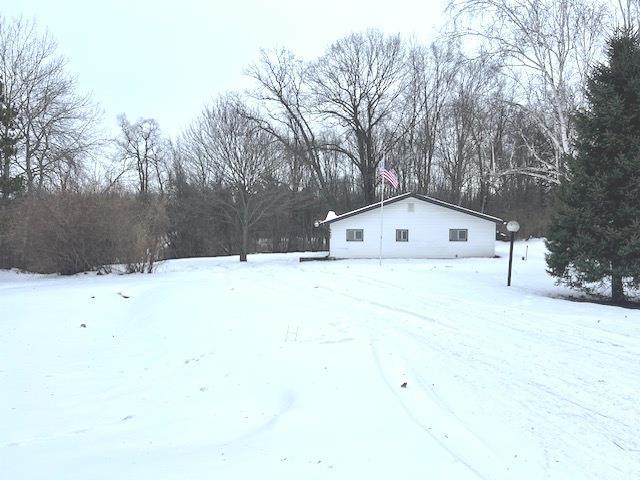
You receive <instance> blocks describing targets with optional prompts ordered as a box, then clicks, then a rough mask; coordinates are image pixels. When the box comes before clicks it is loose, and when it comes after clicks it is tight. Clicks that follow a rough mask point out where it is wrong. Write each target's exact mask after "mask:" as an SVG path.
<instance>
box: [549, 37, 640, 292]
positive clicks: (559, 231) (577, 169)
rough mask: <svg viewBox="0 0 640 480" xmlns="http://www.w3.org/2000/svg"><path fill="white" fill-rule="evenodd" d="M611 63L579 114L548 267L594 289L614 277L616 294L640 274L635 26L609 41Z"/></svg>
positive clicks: (639, 87) (639, 94)
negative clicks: (573, 153) (572, 153)
mask: <svg viewBox="0 0 640 480" xmlns="http://www.w3.org/2000/svg"><path fill="white" fill-rule="evenodd" d="M606 57H607V58H606V62H605V63H603V64H601V65H599V66H597V67H595V68H594V70H593V72H592V74H591V76H590V78H589V80H588V82H587V102H588V104H587V107H586V108H585V109H584V110H582V111H580V112H579V113H578V115H577V116H576V124H575V125H576V154H575V155H574V156H573V157H572V158H570V159H569V160H568V166H569V174H568V176H567V178H566V179H565V180H564V181H562V183H561V185H560V187H559V189H558V192H557V196H556V201H555V206H554V215H553V221H552V225H551V227H550V229H549V231H548V235H547V248H548V250H549V253H548V255H547V265H548V269H549V270H548V271H549V273H550V274H551V275H553V276H555V277H557V278H558V279H559V282H560V283H565V284H567V285H569V286H571V287H576V288H580V289H582V290H584V291H587V292H591V291H592V288H593V286H594V285H598V284H602V282H604V281H607V280H608V281H610V282H611V299H612V300H613V301H614V302H616V303H620V302H623V301H624V300H625V287H627V288H637V287H638V281H639V280H640V41H639V38H638V34H637V33H636V32H635V31H630V30H623V31H619V32H617V33H616V34H615V35H614V36H613V38H611V39H610V40H609V41H608V45H607V51H606Z"/></svg>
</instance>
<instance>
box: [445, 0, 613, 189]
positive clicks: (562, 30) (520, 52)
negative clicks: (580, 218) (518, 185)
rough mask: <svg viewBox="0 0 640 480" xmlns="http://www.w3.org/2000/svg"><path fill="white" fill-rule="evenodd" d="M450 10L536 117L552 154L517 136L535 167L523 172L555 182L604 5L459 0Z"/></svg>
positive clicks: (568, 0)
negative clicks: (497, 62) (495, 61)
mask: <svg viewBox="0 0 640 480" xmlns="http://www.w3.org/2000/svg"><path fill="white" fill-rule="evenodd" d="M450 11H453V12H454V13H456V15H457V17H456V18H457V19H458V20H460V19H462V18H463V17H464V18H466V19H467V27H466V29H465V30H463V31H462V32H460V31H458V32H456V34H463V35H471V36H476V37H479V38H481V39H483V40H484V41H485V45H484V48H485V50H483V51H482V54H483V55H495V56H497V57H499V58H500V59H501V60H502V63H503V65H504V67H505V68H506V69H508V72H509V75H510V77H511V79H512V80H513V81H514V82H515V85H517V86H518V87H519V94H518V99H517V101H518V103H519V104H520V106H521V107H522V108H523V109H525V110H526V112H527V114H528V115H530V116H531V118H534V119H535V120H536V122H537V124H538V126H539V128H540V130H541V131H542V132H544V135H545V138H546V141H547V142H548V144H549V147H550V148H549V149H548V150H550V151H551V152H552V155H551V156H549V155H547V149H544V148H542V149H541V148H538V146H537V145H536V143H535V142H533V141H531V139H530V138H528V136H527V134H528V132H526V131H523V132H521V135H522V137H523V141H524V142H525V144H526V145H527V148H528V149H529V151H530V153H531V155H533V157H534V158H535V159H536V164H535V165H530V166H527V167H526V168H521V169H519V170H518V171H516V172H513V173H521V174H526V175H531V176H535V177H540V178H543V179H544V180H546V181H548V182H550V183H558V182H559V181H560V178H561V177H562V176H563V175H564V174H565V165H564V159H565V156H566V155H567V154H569V153H571V152H572V127H571V116H572V114H573V112H574V111H575V109H576V107H577V106H579V105H580V104H581V102H582V93H581V85H582V82H583V81H584V79H585V74H586V72H587V70H588V68H589V67H590V65H591V63H592V61H593V59H594V56H595V55H596V52H597V51H598V50H599V46H600V43H601V40H602V39H601V36H600V35H601V31H602V28H603V25H604V22H605V19H606V14H607V10H606V8H605V6H604V5H603V4H602V3H599V2H593V1H589V0H531V1H527V2H520V1H516V0H461V1H452V2H451V3H450Z"/></svg>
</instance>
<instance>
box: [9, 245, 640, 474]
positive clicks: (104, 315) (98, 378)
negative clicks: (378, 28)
mask: <svg viewBox="0 0 640 480" xmlns="http://www.w3.org/2000/svg"><path fill="white" fill-rule="evenodd" d="M525 245H529V258H528V260H527V261H526V262H525V261H523V260H521V258H520V256H522V255H523V254H524V250H525ZM507 248H508V246H507V245H504V244H501V245H500V246H499V251H500V254H501V255H502V257H501V258H498V259H464V260H413V261H407V260H393V261H391V260H389V261H385V262H384V264H383V266H382V267H380V266H378V263H377V261H375V260H354V261H336V262H308V263H299V262H298V257H299V256H300V255H299V254H298V255H294V254H290V255H255V256H251V257H250V258H249V263H247V264H240V263H239V262H237V259H236V258H209V259H188V260H176V261H171V262H166V263H165V264H163V265H162V266H161V267H160V269H159V272H158V273H157V274H155V275H129V276H118V275H109V276H95V275H77V276H74V277H67V278H63V277H56V276H37V275H24V274H16V273H14V272H6V271H4V272H0V308H1V311H0V312H1V313H0V315H1V317H0V478H3V479H4V478H6V479H8V480H9V479H11V480H24V479H47V480H50V479H56V480H59V479H78V480H87V479H105V480H106V479H109V480H114V479H132V480H133V479H135V480H142V479H151V480H163V479H180V480H191V479H213V478H215V479H241V478H242V479H296V480H300V479H305V480H307V479H324V478H327V479H357V478H363V479H365V478H366V479H391V478H402V479H418V478H420V479H423V478H431V479H448V480H457V479H518V480H524V479H536V480H539V479H572V480H576V479H598V480H602V479H625V480H627V479H638V478H640V311H638V310H627V309H622V308H617V307H611V306H604V305H595V304H589V303H579V302H572V301H567V300H563V299H559V298H556V297H558V296H559V295H565V294H567V293H568V292H567V291H566V290H563V289H562V288H559V287H555V286H554V285H553V281H552V280H551V279H550V278H549V277H548V276H547V275H546V274H545V271H544V268H545V267H544V259H543V255H544V247H543V244H542V242H540V241H531V242H528V243H524V242H522V243H518V244H517V246H516V255H517V256H516V261H515V262H514V275H513V283H514V285H513V286H512V287H511V288H507V287H506V286H505V281H506V265H507V258H506V253H507ZM81 324H86V328H81V326H80V325H81ZM404 382H407V386H406V388H402V387H401V384H403V383H404Z"/></svg>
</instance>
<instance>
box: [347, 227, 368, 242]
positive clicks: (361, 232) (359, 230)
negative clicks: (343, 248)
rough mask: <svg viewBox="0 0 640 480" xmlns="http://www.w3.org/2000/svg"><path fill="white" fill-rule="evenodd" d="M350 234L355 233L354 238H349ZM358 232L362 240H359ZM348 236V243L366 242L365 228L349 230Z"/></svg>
mask: <svg viewBox="0 0 640 480" xmlns="http://www.w3.org/2000/svg"><path fill="white" fill-rule="evenodd" d="M349 232H353V235H352V237H353V238H349ZM358 232H360V238H358ZM346 235H347V237H346V238H347V242H364V228H347V234H346Z"/></svg>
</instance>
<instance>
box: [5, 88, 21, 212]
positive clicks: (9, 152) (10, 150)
mask: <svg viewBox="0 0 640 480" xmlns="http://www.w3.org/2000/svg"><path fill="white" fill-rule="evenodd" d="M16 115H17V112H16V110H15V109H14V108H13V107H12V106H11V105H10V104H9V101H8V99H7V97H6V95H5V92H4V84H3V83H2V81H1V80H0V200H3V201H4V200H7V199H8V198H10V197H11V196H12V195H14V194H16V193H18V192H19V191H20V190H22V177H20V176H12V172H11V162H12V161H13V159H14V157H15V155H16V145H17V143H18V134H17V131H16V128H15V121H16Z"/></svg>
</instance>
